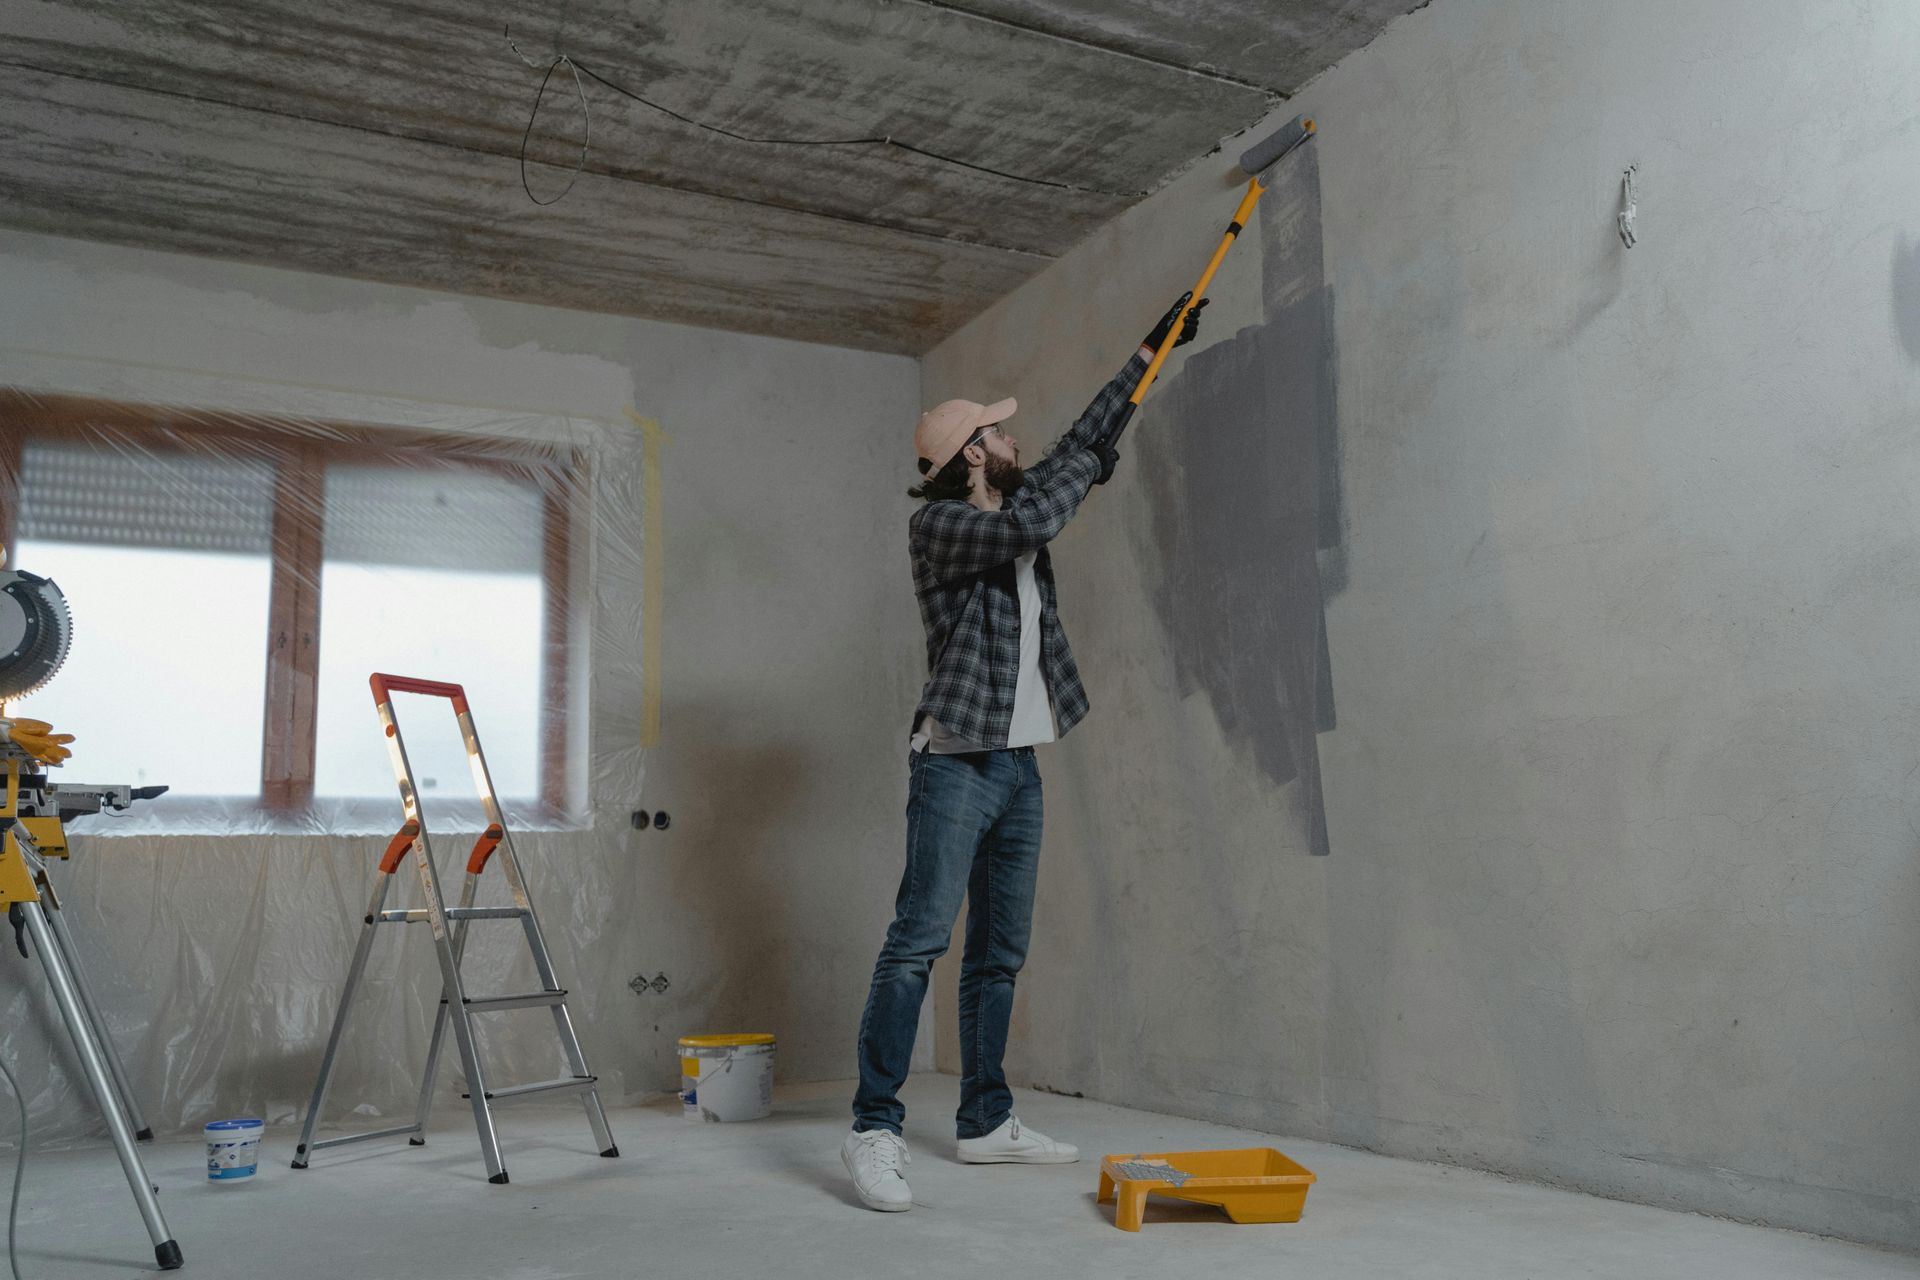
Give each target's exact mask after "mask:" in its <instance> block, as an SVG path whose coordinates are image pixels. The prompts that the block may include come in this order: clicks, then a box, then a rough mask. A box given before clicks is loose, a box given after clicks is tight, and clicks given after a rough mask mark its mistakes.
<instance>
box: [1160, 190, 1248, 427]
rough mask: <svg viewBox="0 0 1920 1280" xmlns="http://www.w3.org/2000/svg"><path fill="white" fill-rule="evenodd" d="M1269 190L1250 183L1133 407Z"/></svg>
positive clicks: (1168, 331) (1161, 341)
mask: <svg viewBox="0 0 1920 1280" xmlns="http://www.w3.org/2000/svg"><path fill="white" fill-rule="evenodd" d="M1265 190H1266V188H1265V187H1263V186H1261V185H1260V179H1258V178H1249V179H1248V180H1247V194H1246V195H1244V196H1242V197H1240V207H1239V208H1238V209H1235V210H1234V211H1233V221H1232V222H1230V223H1228V224H1227V231H1226V234H1225V235H1223V236H1221V237H1220V247H1219V248H1217V249H1215V250H1214V251H1213V260H1212V261H1210V262H1208V263H1207V269H1206V270H1205V271H1202V272H1201V273H1200V280H1199V283H1197V284H1195V285H1194V286H1193V296H1192V297H1190V298H1188V299H1187V305H1186V306H1184V307H1182V308H1181V309H1180V314H1179V315H1177V316H1175V317H1174V318H1173V327H1172V328H1171V329H1168V330H1167V336H1166V337H1164V338H1162V339H1160V349H1159V350H1158V351H1156V352H1154V353H1153V361H1152V363H1150V364H1149V365H1147V371H1146V372H1145V373H1143V374H1141V375H1140V385H1139V386H1137V387H1135V388H1134V389H1133V394H1132V395H1131V396H1129V397H1128V399H1129V401H1130V402H1131V403H1133V404H1139V403H1140V398H1141V397H1142V396H1144V395H1146V394H1147V388H1148V387H1150V386H1152V385H1153V380H1154V379H1155V378H1157V377H1159V376H1160V366H1161V365H1163V364H1165V363H1166V362H1167V353H1168V352H1169V351H1172V350H1173V344H1174V343H1175V342H1176V341H1177V340H1178V339H1179V337H1180V326H1181V325H1183V324H1185V323H1186V321H1187V312H1189V311H1191V310H1193V309H1194V307H1195V306H1197V305H1198V304H1199V302H1200V300H1201V299H1202V298H1204V297H1206V296H1207V286H1208V285H1210V284H1212V283H1213V273H1214V272H1216V271H1218V270H1219V269H1220V263H1221V261H1222V260H1223V259H1224V258H1225V257H1226V256H1227V250H1229V249H1231V248H1233V242H1234V241H1235V240H1237V239H1239V238H1240V229H1241V228H1242V227H1244V226H1246V225H1247V219H1248V217H1250V216H1251V215H1252V213H1253V206H1254V205H1255V204H1257V203H1259V200H1260V193H1261V192H1263V191H1265Z"/></svg>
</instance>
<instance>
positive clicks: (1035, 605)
mask: <svg viewBox="0 0 1920 1280" xmlns="http://www.w3.org/2000/svg"><path fill="white" fill-rule="evenodd" d="M1039 554H1040V553H1039V552H1037V551H1029V552H1027V554H1025V555H1023V556H1021V557H1020V558H1019V559H1017V560H1015V561H1014V562H1013V577H1014V584H1015V586H1016V587H1017V588H1018V589H1019V593H1020V674H1019V677H1018V678H1017V679H1016V680H1015V682H1014V686H1013V723H1012V724H1010V725H1009V726H1007V745H1008V746H1009V747H1035V746H1039V745H1040V744H1041V743H1043V742H1052V741H1053V740H1054V739H1055V738H1057V737H1059V736H1060V735H1059V733H1058V732H1057V730H1056V728H1055V726H1054V723H1053V701H1052V699H1051V698H1050V697H1049V696H1048V694H1047V680H1046V677H1045V676H1043V675H1041V674H1040V584H1039V582H1038V581H1037V580H1035V578H1034V575H1033V562H1034V560H1035V558H1037V557H1038V556H1039ZM913 749H914V750H915V751H932V752H933V754H935V755H937V756H954V755H964V754H966V753H967V752H969V751H986V750H988V749H989V748H987V747H983V746H981V745H980V744H979V743H977V742H969V741H967V740H966V739H965V738H962V737H959V736H957V735H955V734H951V733H948V732H947V730H946V727H945V726H944V725H942V724H941V723H940V722H939V721H938V720H935V719H934V718H933V717H932V716H924V717H922V718H921V721H920V727H919V729H918V730H917V731H916V732H915V733H914V735H913Z"/></svg>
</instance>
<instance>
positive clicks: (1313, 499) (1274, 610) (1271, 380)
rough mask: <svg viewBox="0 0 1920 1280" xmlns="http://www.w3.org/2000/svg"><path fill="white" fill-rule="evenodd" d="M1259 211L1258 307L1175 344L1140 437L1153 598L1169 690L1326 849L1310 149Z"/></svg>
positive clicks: (1325, 527)
mask: <svg viewBox="0 0 1920 1280" xmlns="http://www.w3.org/2000/svg"><path fill="white" fill-rule="evenodd" d="M1258 216H1259V221H1260V232H1261V247H1262V251H1263V253H1264V255H1265V263H1264V267H1263V271H1262V276H1263V280H1262V284H1263V290H1264V295H1265V308H1266V319H1265V321H1264V322H1263V323H1261V324H1259V325H1255V326H1252V327H1250V328H1246V329H1242V330H1241V331H1240V332H1239V333H1237V334H1235V335H1234V336H1233V337H1232V338H1231V339H1229V340H1227V341H1225V342H1220V343H1216V344H1214V345H1213V346H1211V347H1208V348H1207V349H1205V350H1203V351H1200V352H1198V353H1196V354H1195V355H1194V356H1192V357H1191V358H1190V359H1188V361H1187V362H1186V364H1185V365H1183V366H1182V367H1181V370H1180V372H1179V373H1178V374H1177V375H1176V376H1175V377H1174V378H1173V379H1172V380H1171V381H1170V382H1169V383H1168V384H1167V385H1166V386H1165V387H1164V388H1162V389H1161V390H1160V392H1159V395H1158V398H1157V399H1156V401H1155V403H1154V404H1153V406H1152V412H1153V416H1154V422H1153V424H1152V429H1151V430H1149V431H1147V432H1145V433H1144V434H1143V435H1142V436H1141V437H1140V439H1141V441H1142V445H1141V448H1142V452H1143V461H1144V462H1145V464H1146V465H1145V467H1144V468H1143V470H1144V472H1145V474H1146V476H1147V483H1148V486H1149V488H1150V489H1151V490H1152V492H1153V497H1154V502H1153V532H1154V541H1155V543H1156V544H1157V545H1158V547H1159V548H1160V554H1161V558H1162V585H1161V587H1160V588H1159V589H1158V591H1157V592H1156V594H1155V601H1154V603H1155V607H1156V609H1157V611H1158V613H1159V616H1160V620H1161V625H1162V626H1163V627H1165V628H1166V631H1167V634H1168V635H1169V636H1170V637H1171V639H1172V647H1173V654H1174V664H1175V669H1176V672H1177V675H1178V679H1179V682H1180V689H1181V692H1182V694H1183V695H1185V694H1192V693H1200V694H1202V695H1204V696H1205V697H1206V699H1207V701H1208V704H1209V705H1210V706H1211V707H1212V708H1213V712H1214V717H1215V719H1216V720H1217V721H1218V723H1219V725H1220V728H1221V732H1222V733H1223V734H1224V735H1225V737H1226V739H1227V741H1228V743H1229V744H1231V745H1233V746H1234V747H1236V748H1237V749H1240V750H1244V751H1246V752H1248V753H1250V754H1251V756H1252V758H1253V761H1254V763H1255V764H1256V765H1257V766H1258V768H1259V769H1260V770H1261V772H1263V773H1264V774H1266V776H1267V777H1268V778H1269V779H1271V780H1272V781H1273V782H1274V783H1275V784H1276V785H1286V784H1290V783H1296V782H1297V783H1298V785H1299V790H1298V793H1297V794H1298V796H1299V799H1300V807H1301V814H1302V818H1303V823H1304V826H1305V834H1306V837H1307V842H1308V847H1309V848H1310V849H1311V850H1312V851H1313V852H1314V853H1316V854H1325V853H1327V852H1328V851H1329V849H1330V842H1329V839H1328V834H1327V819H1326V807H1325V804H1324V802H1323V800H1322V796H1321V788H1320V753H1319V743H1318V741H1317V736H1316V735H1317V734H1319V733H1322V732H1325V731H1326V730H1329V729H1331V728H1333V727H1334V707H1333V679H1332V667H1331V662H1330V656H1329V654H1328V650H1327V629H1326V613H1325V608H1324V603H1325V600H1326V598H1327V597H1328V596H1329V595H1331V594H1332V593H1333V592H1335V591H1338V590H1339V589H1341V587H1343V586H1344V567H1345V566H1344V543H1345V526H1344V522H1343V520H1342V517H1341V507H1340V489H1339V452H1340V448H1339V436H1338V422H1337V419H1336V416H1335V408H1336V400H1337V397H1336V387H1335V368H1336V366H1335V361H1334V343H1333V329H1332V322H1333V300H1332V295H1331V291H1330V290H1329V289H1328V287H1327V286H1326V284H1325V281H1324V273H1323V266H1322V261H1321V248H1320V179H1319V168H1318V153H1317V150H1316V149H1315V148H1314V147H1312V146H1308V147H1305V148H1302V149H1301V150H1300V151H1297V152H1295V153H1294V155H1292V156H1291V157H1289V158H1288V159H1286V160H1285V161H1282V163H1281V166H1280V170H1279V172H1278V173H1277V174H1276V176H1275V180H1274V182H1273V185H1272V186H1271V188H1270V189H1269V191H1268V193H1267V195H1266V196H1265V197H1263V198H1262V200H1261V203H1260V207H1259V211H1258Z"/></svg>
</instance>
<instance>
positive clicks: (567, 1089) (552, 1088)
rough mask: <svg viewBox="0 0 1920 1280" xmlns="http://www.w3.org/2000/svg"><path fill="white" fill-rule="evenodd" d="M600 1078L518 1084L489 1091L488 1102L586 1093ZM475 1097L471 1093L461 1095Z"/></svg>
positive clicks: (585, 1077) (591, 1077)
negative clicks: (553, 1094)
mask: <svg viewBox="0 0 1920 1280" xmlns="http://www.w3.org/2000/svg"><path fill="white" fill-rule="evenodd" d="M599 1079H600V1077H599V1076H568V1077H567V1078H566V1079H564V1080H542V1081H541V1082H540V1083H539V1084H516V1085H514V1086H513V1087H512V1088H510V1089H489V1090H487V1101H488V1102H518V1101H520V1099H522V1098H531V1097H534V1096H536V1095H537V1094H542V1093H584V1092H586V1091H587V1090H588V1089H591V1088H593V1086H594V1083H595V1082H596V1081H598V1080H599ZM460 1096H461V1097H463V1098H471V1097H473V1095H472V1094H470V1093H463V1094H461V1095H460Z"/></svg>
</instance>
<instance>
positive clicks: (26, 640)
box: [0, 561, 181, 1271]
mask: <svg viewBox="0 0 1920 1280" xmlns="http://www.w3.org/2000/svg"><path fill="white" fill-rule="evenodd" d="M0 562H3V561H0ZM72 642H73V618H72V615H71V614H70V613H69V612H68V610H67V599H66V597H65V596H64V595H62V594H61V592H60V588H59V587H57V586H55V585H54V583H53V580H52V579H50V578H42V577H39V576H38V575H36V574H31V573H27V572H26V571H24V570H20V569H9V570H4V571H0V775H3V776H4V790H0V904H4V905H5V906H6V908H7V919H8V922H9V923H11V924H12V925H13V929H14V940H15V942H16V944H17V945H18V946H19V948H20V954H21V955H23V956H26V955H30V954H31V955H33V956H35V957H36V958H38V959H39V961H40V964H41V966H42V967H43V968H45V969H46V971H47V985H48V986H49V987H51V988H52V990H53V998H54V1003H55V1004H57V1005H58V1006H59V1008H60V1018H61V1021H63V1022H64V1023H65V1024H66V1027H67V1033H68V1034H69V1035H70V1036H72V1037H73V1047H74V1049H75V1051H76V1053H77V1054H78V1055H79V1058H80V1065H81V1067H82V1068H83V1069H84V1070H85V1072H86V1075H87V1082H88V1084H90V1085H91V1086H92V1088H93V1096H94V1100H95V1101H96V1102H98V1103H99V1105H100V1111H101V1114H102V1115H103V1116H105V1118H106V1121H107V1132H108V1134H109V1136H111V1137H112V1139H113V1146H114V1150H115V1152H116V1153H117V1154H118V1155H119V1157H120V1167H121V1168H122V1169H123V1170H124V1171H125V1172H126V1175H127V1184H128V1185H129V1186H130V1187H132V1189H133V1198H134V1201H135V1203H137V1204H138V1205H139V1207H140V1217H141V1219H142V1220H143V1221H144V1222H145V1224H146V1227H147V1234H148V1235H149V1236H150V1237H152V1240H153V1254H154V1258H155V1260H156V1261H158V1262H159V1264H160V1267H161V1269H162V1270H165V1271H171V1270H173V1269H174V1268H176V1267H178V1266H179V1265H180V1263H181V1257H180V1246H179V1244H178V1243H176V1242H175V1241H174V1238H173V1233H172V1232H171V1231H169V1230H168V1229H167V1224H166V1220H165V1219H164V1218H163V1217H161V1215H160V1204H159V1201H158V1200H157V1199H156V1198H155V1196H154V1186H153V1184H152V1183H151V1182H150V1181H149V1180H148V1179H147V1170H146V1166H145V1165H144V1164H142V1163H141V1161H140V1153H139V1150H138V1149H137V1148H136V1147H135V1146H134V1143H135V1141H136V1140H141V1141H144V1140H146V1139H150V1138H152V1137H153V1131H152V1130H151V1129H150V1128H149V1127H148V1126H147V1122H146V1120H145V1119H144V1118H143V1117H142V1116H141V1114H140V1104H139V1103H138V1102H137V1101H136V1100H135V1099H134V1096H133V1087H132V1085H131V1084H130V1083H129V1081H128V1077H127V1069H126V1067H125V1066H124V1065H122V1064H121V1061H120V1055H119V1053H118V1052H117V1051H116V1050H115V1049H114V1047H113V1041H112V1040H111V1039H109V1038H108V1036H107V1028H106V1022H105V1020H104V1019H102V1018H101V1016H100V1010H99V1007H98V1006H97V1005H96V1004H95V1003H94V999H93V992H92V991H91V990H90V989H89V988H88V986H87V981H86V976H85V975H84V974H83V973H82V971H81V968H80V957H79V954H78V953H77V952H76V951H75V949H74V945H73V936H72V935H71V934H70V933H68V932H67V926H66V922H65V921H64V920H63V919H61V916H62V914H63V913H62V912H61V910H60V899H59V897H58V896H57V895H56V894H55V893H54V891H53V885H52V883H51V882H50V881H49V880H48V879H47V862H48V860H49V859H52V858H65V857H67V856H68V852H69V851H68V848H67V833H66V823H67V821H68V820H69V819H72V818H76V817H79V816H81V815H82V814H89V813H99V812H100V811H101V810H103V809H112V810H118V809H126V808H128V807H129V806H131V805H132V804H133V802H134V801H136V800H151V799H153V798H154V797H155V796H158V795H160V794H161V793H162V792H164V791H165V790H166V788H165V787H134V786H106V787H100V786H75V785H72V784H69V783H61V782H54V781H51V780H50V779H49V778H48V776H47V770H48V769H50V768H54V769H57V768H59V767H61V766H62V765H64V764H65V763H66V761H67V759H68V757H70V756H71V755H72V754H73V753H72V752H71V751H70V750H68V748H67V744H68V743H70V742H72V741H73V735H72V734H65V733H55V732H54V731H53V728H52V726H51V725H49V724H47V722H46V721H44V720H30V719H26V718H24V717H10V716H9V715H8V714H7V711H6V704H7V703H8V702H9V701H10V700H12V699H15V698H21V697H24V696H26V695H27V694H29V693H33V692H34V691H36V690H38V689H40V688H42V687H44V686H45V685H46V683H47V682H48V681H49V680H51V679H52V678H53V677H54V674H55V673H56V672H58V671H59V670H60V664H61V663H63V662H65V661H66V659H67V649H68V648H69V646H70V645H71V644H72ZM29 940H31V942H32V944H33V946H32V951H31V952H29V950H28V946H27V944H28V942H29ZM22 1141H24V1135H22Z"/></svg>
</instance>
